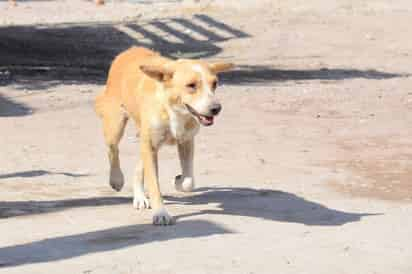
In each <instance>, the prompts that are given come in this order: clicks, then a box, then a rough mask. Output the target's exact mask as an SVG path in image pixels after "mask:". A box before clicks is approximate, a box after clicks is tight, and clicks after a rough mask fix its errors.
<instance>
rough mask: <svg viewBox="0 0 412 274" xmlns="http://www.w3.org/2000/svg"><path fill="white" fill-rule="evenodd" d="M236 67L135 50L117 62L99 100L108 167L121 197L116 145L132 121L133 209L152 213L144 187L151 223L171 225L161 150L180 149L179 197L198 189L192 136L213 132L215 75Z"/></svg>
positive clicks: (124, 53) (219, 106)
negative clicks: (136, 153) (135, 133)
mask: <svg viewBox="0 0 412 274" xmlns="http://www.w3.org/2000/svg"><path fill="white" fill-rule="evenodd" d="M231 67H232V64H228V63H215V64H208V63H206V62H204V61H201V60H189V59H179V60H171V59H168V58H165V57H162V56H160V55H159V54H158V53H156V52H153V51H151V50H148V49H145V48H137V47H133V48H130V49H128V50H126V51H125V52H123V53H121V54H120V55H119V56H117V57H116V59H115V60H114V61H113V63H112V66H111V68H110V71H109V76H108V80H107V85H106V89H105V91H104V92H103V93H102V94H100V95H99V96H98V97H97V98H96V106H95V107H96V112H97V113H98V115H99V116H100V117H101V118H102V121H103V128H104V137H105V140H106V144H107V146H108V150H109V152H108V154H109V161H110V185H111V186H112V188H113V189H115V190H117V191H120V190H121V189H122V187H123V183H124V179H123V173H122V171H121V169H120V162H119V149H118V144H119V141H120V139H121V138H122V135H123V131H124V128H125V125H126V122H127V121H128V119H129V117H131V118H132V119H133V121H134V123H135V125H136V127H137V128H138V129H139V133H140V153H141V161H140V163H138V164H137V167H136V176H135V179H134V198H133V206H134V207H135V208H137V209H144V208H148V207H149V201H148V199H147V198H146V196H145V194H144V188H143V184H145V186H146V187H147V189H148V193H149V197H150V206H151V207H152V208H153V209H154V210H155V213H154V216H153V223H154V224H158V225H168V224H171V223H172V222H173V218H172V217H171V216H170V215H169V214H168V212H167V211H166V209H165V207H164V205H163V200H162V197H161V193H160V189H159V182H158V164H157V152H158V149H159V148H160V146H161V145H162V144H176V145H177V148H178V152H179V158H180V163H181V167H182V174H181V175H178V176H176V178H175V180H174V183H175V187H176V189H177V190H179V191H191V190H192V189H193V187H194V178H193V149H194V136H195V135H196V133H197V132H198V130H199V126H200V125H204V126H210V125H212V124H213V122H214V116H216V115H217V114H218V113H219V112H220V110H221V105H220V103H219V102H218V100H217V99H216V98H215V89H216V86H217V76H216V75H217V73H219V72H222V71H225V70H228V69H230V68H231Z"/></svg>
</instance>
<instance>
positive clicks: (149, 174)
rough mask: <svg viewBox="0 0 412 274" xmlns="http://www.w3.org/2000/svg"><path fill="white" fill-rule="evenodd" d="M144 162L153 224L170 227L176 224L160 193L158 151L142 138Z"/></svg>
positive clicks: (146, 139) (149, 141)
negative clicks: (152, 212) (152, 211)
mask: <svg viewBox="0 0 412 274" xmlns="http://www.w3.org/2000/svg"><path fill="white" fill-rule="evenodd" d="M140 151H141V154H142V160H143V174H144V175H143V176H144V181H145V184H146V186H147V188H148V190H149V196H150V197H149V198H150V205H151V207H152V208H153V210H154V211H155V212H154V215H153V224H155V225H170V224H172V223H173V222H174V220H173V218H172V217H171V216H170V215H169V213H168V212H167V210H166V208H165V206H164V204H163V199H162V194H161V193H160V187H159V180H158V167H157V166H158V165H157V149H156V148H153V146H152V142H151V140H150V139H149V138H147V137H146V138H145V137H144V136H142V137H141V148H140Z"/></svg>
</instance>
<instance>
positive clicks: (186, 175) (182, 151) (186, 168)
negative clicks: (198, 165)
mask: <svg viewBox="0 0 412 274" xmlns="http://www.w3.org/2000/svg"><path fill="white" fill-rule="evenodd" d="M177 150H178V152H179V159H180V165H181V167H182V175H177V176H176V178H175V181H174V183H175V188H176V190H178V191H184V192H190V191H192V190H193V188H194V187H195V180H194V177H193V153H194V140H193V138H192V139H190V140H189V141H186V142H184V143H181V144H180V143H179V144H178V145H177Z"/></svg>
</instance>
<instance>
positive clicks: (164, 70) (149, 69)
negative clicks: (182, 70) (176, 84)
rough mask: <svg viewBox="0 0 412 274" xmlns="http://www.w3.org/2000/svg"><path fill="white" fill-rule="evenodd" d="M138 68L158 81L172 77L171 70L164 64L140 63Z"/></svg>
mask: <svg viewBox="0 0 412 274" xmlns="http://www.w3.org/2000/svg"><path fill="white" fill-rule="evenodd" d="M140 70H141V71H143V72H144V73H145V74H146V75H148V76H150V77H151V78H154V79H156V80H158V81H167V80H169V79H171V78H172V76H173V72H174V71H173V70H172V69H171V68H168V67H165V66H156V65H142V66H140Z"/></svg>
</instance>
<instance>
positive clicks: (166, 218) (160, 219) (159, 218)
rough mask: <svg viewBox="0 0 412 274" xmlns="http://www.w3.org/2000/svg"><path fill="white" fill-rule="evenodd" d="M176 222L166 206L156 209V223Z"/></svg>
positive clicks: (168, 223)
mask: <svg viewBox="0 0 412 274" xmlns="http://www.w3.org/2000/svg"><path fill="white" fill-rule="evenodd" d="M174 223H175V219H174V218H173V217H172V216H170V215H169V213H168V212H167V211H166V209H165V208H164V207H162V208H160V209H158V210H156V212H155V213H154V215H153V224H154V225H172V224H174Z"/></svg>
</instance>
